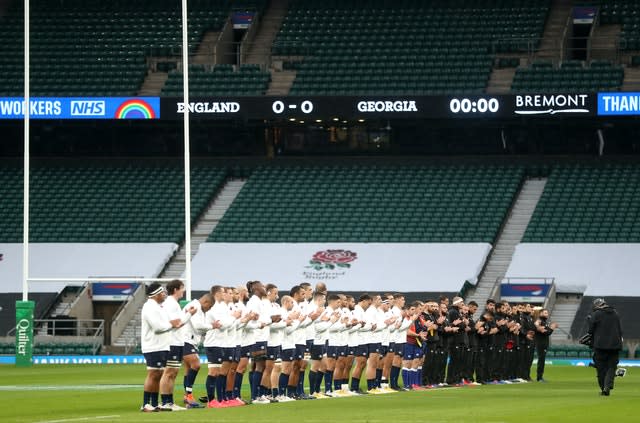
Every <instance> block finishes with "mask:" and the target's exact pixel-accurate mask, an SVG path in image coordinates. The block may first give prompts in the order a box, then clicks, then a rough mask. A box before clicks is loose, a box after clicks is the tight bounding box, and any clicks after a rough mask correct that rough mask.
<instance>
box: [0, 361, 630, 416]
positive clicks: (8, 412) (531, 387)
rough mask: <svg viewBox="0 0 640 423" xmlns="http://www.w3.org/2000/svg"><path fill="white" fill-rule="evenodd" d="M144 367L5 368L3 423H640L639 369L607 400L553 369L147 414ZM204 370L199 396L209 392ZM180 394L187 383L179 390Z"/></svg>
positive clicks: (575, 372) (581, 380) (587, 372)
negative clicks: (499, 381) (473, 381)
mask: <svg viewBox="0 0 640 423" xmlns="http://www.w3.org/2000/svg"><path fill="white" fill-rule="evenodd" d="M144 375H145V369H144V367H143V366H141V365H102V366H93V365H51V366H49V365H47V366H34V367H32V368H28V369H18V368H15V367H14V366H0V422H1V423H6V422H42V423H44V422H48V423H64V422H98V423H102V422H138V421H140V422H183V421H187V422H189V423H197V422H216V423H222V422H242V423H244V422H304V423H316V422H317V423H325V422H331V423H333V422H371V423H373V422H407V421H412V422H414V421H415V422H429V423H432V422H520V423H522V422H541V423H542V422H573V421H580V422H596V421H597V422H603V421H610V422H614V421H615V422H616V423H617V422H637V421H640V415H639V413H638V411H639V410H640V408H639V406H638V404H639V402H638V401H639V400H640V376H639V375H640V370H637V371H636V369H634V368H632V369H630V370H629V372H628V373H627V376H626V377H625V378H617V379H616V388H615V390H614V391H612V394H611V396H610V397H601V396H600V395H599V390H598V388H597V386H596V380H595V370H594V369H592V368H585V367H560V366H558V367H553V366H549V367H548V368H547V372H546V374H545V377H546V378H547V379H548V383H546V384H541V383H529V384H517V385H491V386H479V387H464V388H446V389H439V390H431V391H421V392H403V393H394V394H388V395H376V396H364V397H355V398H353V397H352V398H334V399H327V400H314V401H296V402H290V403H285V404H268V405H251V406H246V407H238V408H228V409H193V410H187V411H185V412H173V413H141V412H140V411H138V410H139V407H140V405H141V404H140V403H141V400H142V381H143V380H144ZM179 380H181V375H180V376H179ZM203 381H204V375H203V374H200V375H199V376H198V381H197V386H196V388H197V389H196V390H195V394H196V395H201V394H203V389H204V388H203V386H202V382H203ZM176 393H177V394H178V395H176V399H178V398H180V399H181V397H182V388H181V386H179V387H178V388H177V389H176Z"/></svg>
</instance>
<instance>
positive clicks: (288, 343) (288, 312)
mask: <svg viewBox="0 0 640 423" xmlns="http://www.w3.org/2000/svg"><path fill="white" fill-rule="evenodd" d="M280 304H281V312H282V320H283V321H284V323H285V328H284V334H283V337H282V341H281V342H282V345H281V347H282V351H281V353H280V356H281V358H282V370H281V372H280V376H279V377H278V381H277V386H278V396H277V398H276V399H277V400H278V402H288V401H294V396H295V387H293V389H292V388H291V387H289V378H290V377H291V371H292V369H293V363H294V361H296V360H297V359H298V358H297V356H296V338H295V335H294V334H295V332H296V331H298V330H299V329H298V328H299V327H300V324H301V323H302V322H303V321H304V320H305V319H306V317H305V316H302V315H301V314H300V311H299V310H297V309H296V308H295V306H296V304H295V301H294V300H293V298H292V297H291V296H289V295H285V296H284V297H282V299H281V300H280ZM273 385H274V383H273V378H272V386H273ZM287 389H288V390H289V392H288V394H289V395H287Z"/></svg>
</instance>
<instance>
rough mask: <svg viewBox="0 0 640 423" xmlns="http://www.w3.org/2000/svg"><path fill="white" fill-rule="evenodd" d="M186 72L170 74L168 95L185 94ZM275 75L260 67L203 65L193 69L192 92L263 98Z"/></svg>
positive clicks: (190, 69) (195, 93) (163, 92)
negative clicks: (184, 74)
mask: <svg viewBox="0 0 640 423" xmlns="http://www.w3.org/2000/svg"><path fill="white" fill-rule="evenodd" d="M182 78H183V75H182V72H178V71H174V72H170V73H169V79H168V80H167V82H166V84H165V86H164V87H163V88H162V95H164V96H181V95H182V90H183V88H182ZM270 78H271V74H270V73H269V72H268V71H263V70H261V69H260V67H259V66H258V65H242V66H240V68H239V69H238V70H235V69H234V66H233V65H227V64H220V65H216V66H215V68H213V70H207V69H206V68H205V67H204V66H202V65H190V66H189V93H190V94H191V95H194V96H204V95H211V94H215V95H263V94H264V93H265V91H266V90H267V88H268V86H269V80H270Z"/></svg>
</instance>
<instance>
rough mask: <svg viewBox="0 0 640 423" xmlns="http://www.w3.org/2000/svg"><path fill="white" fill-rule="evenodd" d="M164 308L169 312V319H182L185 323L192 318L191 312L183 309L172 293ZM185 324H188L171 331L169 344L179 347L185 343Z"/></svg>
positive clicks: (165, 301)
mask: <svg viewBox="0 0 640 423" xmlns="http://www.w3.org/2000/svg"><path fill="white" fill-rule="evenodd" d="M162 308H163V309H165V311H166V312H167V315H168V316H169V320H175V319H180V321H181V322H182V323H183V324H185V323H187V322H188V321H189V319H191V313H188V312H187V311H186V309H185V310H182V309H181V308H180V304H178V301H176V299H175V298H173V297H172V296H171V295H169V296H168V297H167V298H166V299H165V300H164V302H163V303H162ZM185 326H186V325H184V326H182V327H180V328H177V329H175V330H173V331H171V341H170V342H171V343H170V344H169V345H174V346H179V347H181V346H183V345H184V336H185Z"/></svg>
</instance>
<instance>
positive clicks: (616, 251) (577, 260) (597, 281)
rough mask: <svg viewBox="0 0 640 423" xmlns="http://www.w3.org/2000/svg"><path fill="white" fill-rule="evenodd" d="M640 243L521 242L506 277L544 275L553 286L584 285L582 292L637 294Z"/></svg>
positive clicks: (618, 294) (596, 294) (639, 293)
mask: <svg viewBox="0 0 640 423" xmlns="http://www.w3.org/2000/svg"><path fill="white" fill-rule="evenodd" d="M639 258H640V244H552V243H549V244H546V243H524V244H520V245H518V246H517V247H516V251H515V254H514V256H513V260H512V261H511V265H510V266H509V270H507V275H506V277H535V276H544V277H552V278H555V283H556V286H557V287H558V288H559V289H560V290H562V287H563V286H569V287H571V286H575V285H586V291H585V292H584V294H585V295H590V296H606V295H614V296H630V297H638V296H640V260H639Z"/></svg>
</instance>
